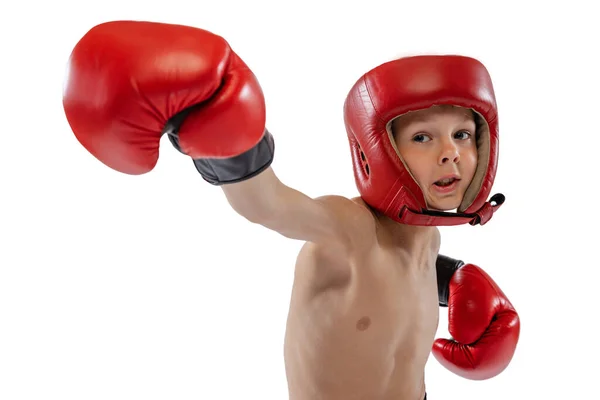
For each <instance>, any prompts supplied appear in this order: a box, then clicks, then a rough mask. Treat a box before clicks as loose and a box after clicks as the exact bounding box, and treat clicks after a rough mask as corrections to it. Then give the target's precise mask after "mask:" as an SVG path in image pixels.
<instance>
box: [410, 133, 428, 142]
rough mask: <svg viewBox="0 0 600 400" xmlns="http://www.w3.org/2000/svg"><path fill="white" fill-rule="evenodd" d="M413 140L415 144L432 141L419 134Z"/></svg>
mask: <svg viewBox="0 0 600 400" xmlns="http://www.w3.org/2000/svg"><path fill="white" fill-rule="evenodd" d="M412 140H413V142H417V143H423V142H427V141H429V140H430V139H429V138H428V137H427V136H426V135H424V134H422V133H418V134H416V135H415V136H413V139H412Z"/></svg>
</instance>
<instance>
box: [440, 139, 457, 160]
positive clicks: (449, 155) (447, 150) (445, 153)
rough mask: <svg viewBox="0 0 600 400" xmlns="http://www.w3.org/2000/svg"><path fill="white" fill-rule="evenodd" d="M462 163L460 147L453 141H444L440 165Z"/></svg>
mask: <svg viewBox="0 0 600 400" xmlns="http://www.w3.org/2000/svg"><path fill="white" fill-rule="evenodd" d="M459 161H460V154H459V152H458V147H457V146H456V144H455V143H454V142H453V141H444V143H443V144H442V149H441V151H440V158H439V163H440V165H443V164H447V163H449V162H452V163H454V164H456V163H458V162H459Z"/></svg>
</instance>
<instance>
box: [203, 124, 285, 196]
mask: <svg viewBox="0 0 600 400" xmlns="http://www.w3.org/2000/svg"><path fill="white" fill-rule="evenodd" d="M274 157H275V140H274V139H273V135H271V133H270V132H269V131H268V130H266V129H265V134H264V135H263V137H262V139H261V140H260V141H259V142H258V143H257V144H256V145H255V146H254V147H253V148H251V149H250V150H248V151H246V152H245V153H242V154H240V155H238V156H235V157H231V158H201V159H197V160H194V165H195V166H196V170H198V172H199V173H200V175H201V176H202V178H203V179H204V180H205V181H207V182H208V183H211V184H213V185H225V184H228V183H236V182H241V181H245V180H247V179H250V178H252V177H253V176H256V175H258V174H260V173H261V172H262V171H264V170H265V169H267V168H268V167H269V166H270V165H271V163H272V162H273V158H274Z"/></svg>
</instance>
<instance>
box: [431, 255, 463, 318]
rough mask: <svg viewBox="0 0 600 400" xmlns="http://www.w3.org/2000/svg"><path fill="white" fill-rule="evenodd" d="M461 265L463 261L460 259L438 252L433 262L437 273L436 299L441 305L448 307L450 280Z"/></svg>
mask: <svg viewBox="0 0 600 400" xmlns="http://www.w3.org/2000/svg"><path fill="white" fill-rule="evenodd" d="M463 265H465V263H464V262H463V261H461V260H457V259H454V258H451V257H448V256H445V255H443V254H438V257H437V259H436V262H435V270H436V273H437V284H438V300H439V304H440V306H441V307H448V295H449V285H450V280H451V279H452V276H453V275H454V273H455V272H456V270H458V269H459V268H460V267H462V266H463Z"/></svg>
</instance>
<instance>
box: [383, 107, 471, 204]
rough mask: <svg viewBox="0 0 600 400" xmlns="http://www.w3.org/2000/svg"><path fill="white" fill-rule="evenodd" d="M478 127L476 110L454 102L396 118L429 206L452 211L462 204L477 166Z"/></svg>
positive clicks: (401, 146) (401, 147) (403, 149)
mask: <svg viewBox="0 0 600 400" xmlns="http://www.w3.org/2000/svg"><path fill="white" fill-rule="evenodd" d="M475 130H476V126H475V121H474V118H473V113H472V111H471V110H469V109H465V108H461V107H452V106H435V107H431V108H428V109H426V110H421V111H416V112H412V113H409V114H407V115H404V116H402V117H400V118H397V119H396V120H395V121H394V122H393V125H392V131H393V134H394V140H395V143H396V147H397V148H398V151H399V153H400V155H401V156H402V158H403V159H404V162H405V163H406V166H407V167H408V168H409V170H410V172H411V173H412V175H413V177H414V178H415V179H416V181H417V183H418V184H419V186H420V187H421V190H422V191H423V194H424V196H425V200H426V201H427V205H428V207H429V209H432V210H439V211H449V210H453V209H456V208H458V206H459V205H460V203H461V201H462V199H463V196H464V194H465V191H466V190H467V188H468V187H469V184H470V183H471V180H472V179H473V176H474V175H475V170H476V168H477V142H476V136H475V135H476V132H475ZM447 177H451V178H450V179H449V180H445V179H444V178H447Z"/></svg>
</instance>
